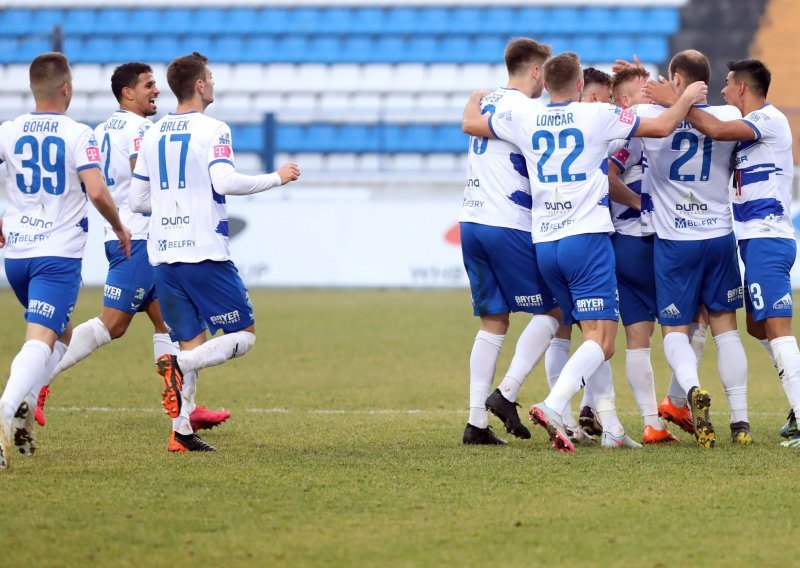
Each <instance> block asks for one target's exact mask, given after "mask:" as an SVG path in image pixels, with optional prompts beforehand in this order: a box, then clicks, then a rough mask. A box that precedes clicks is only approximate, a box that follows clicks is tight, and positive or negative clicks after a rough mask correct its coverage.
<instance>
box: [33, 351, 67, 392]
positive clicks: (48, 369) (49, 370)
mask: <svg viewBox="0 0 800 568" xmlns="http://www.w3.org/2000/svg"><path fill="white" fill-rule="evenodd" d="M66 352H67V345H66V344H65V343H61V342H60V341H56V343H55V345H53V352H52V353H51V354H50V358H49V359H48V360H47V365H46V366H45V372H44V376H43V377H42V380H41V381H39V382H38V383H36V384H35V385H34V386H33V389H32V390H31V395H32V396H33V401H34V403H35V402H36V401H37V400H38V399H39V392H40V391H41V390H42V389H43V388H44V387H46V386H48V385H49V384H50V382H51V377H53V371H55V369H56V366H57V365H58V363H59V362H60V361H61V358H62V357H63V356H64V353H66Z"/></svg>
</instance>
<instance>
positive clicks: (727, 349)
mask: <svg viewBox="0 0 800 568" xmlns="http://www.w3.org/2000/svg"><path fill="white" fill-rule="evenodd" d="M669 75H670V82H671V83H672V87H673V88H674V89H675V90H676V92H677V93H680V92H682V91H683V89H684V88H686V87H687V85H689V84H690V83H692V82H694V81H703V82H707V81H708V79H709V76H710V65H709V62H708V59H707V58H706V57H705V56H704V55H703V54H702V53H700V52H698V51H695V50H687V51H682V52H679V53H677V54H676V55H675V56H674V57H673V58H672V60H671V61H670V64H669ZM665 89H667V87H666V86H665ZM703 103H704V104H702V105H698V106H697V107H696V110H694V111H693V113H692V114H695V113H698V112H702V113H706V114H709V115H711V116H715V117H717V118H720V119H723V120H731V119H738V118H741V114H740V113H739V111H738V110H737V109H736V108H735V107H732V106H719V107H711V106H709V105H708V104H706V103H705V101H704V102H703ZM636 112H637V114H638V115H639V116H641V117H646V116H658V115H660V114H662V113H663V112H666V111H665V110H664V109H663V107H660V106H657V105H640V106H638V107H637V110H636ZM734 146H735V144H734V143H733V142H719V141H715V140H712V138H710V137H707V136H705V135H703V133H702V132H700V131H698V130H697V129H694V128H692V126H691V124H690V123H689V122H688V121H684V122H683V123H681V125H680V126H679V128H678V129H677V131H676V132H675V133H674V134H673V135H672V136H670V137H668V138H666V139H664V140H649V139H645V140H644V148H645V155H646V156H647V175H646V176H645V186H646V187H647V188H649V189H648V192H649V193H650V194H651V195H652V197H653V222H654V226H655V229H656V240H655V247H654V251H655V269H656V301H657V309H658V319H659V322H660V323H661V327H662V332H663V334H664V352H665V355H666V359H667V362H668V363H669V365H670V367H671V368H672V371H673V373H675V377H676V379H677V380H678V382H679V383H680V385H681V387H682V388H683V390H684V391H686V393H687V396H688V402H689V408H690V411H691V414H692V420H693V426H694V435H695V439H696V440H697V442H698V444H699V445H701V446H702V447H706V448H710V447H712V446H713V445H714V442H715V432H714V428H713V425H712V424H711V421H710V419H709V406H710V404H711V398H710V396H709V394H708V392H707V391H706V390H704V389H703V388H702V387H701V386H700V381H699V378H698V372H697V356H696V354H695V352H694V350H693V349H692V347H691V345H690V340H689V331H690V324H691V323H692V321H693V320H694V318H695V316H696V315H697V312H698V305H699V304H700V305H703V306H705V307H706V309H707V310H708V316H709V324H710V327H711V333H712V335H713V336H714V343H715V344H716V346H717V363H718V369H719V375H720V378H721V379H722V384H723V386H724V388H725V394H726V395H727V397H728V402H729V404H730V408H731V425H730V427H731V438H732V440H733V441H734V443H738V444H742V445H748V444H750V443H752V436H751V434H750V425H749V423H748V422H747V357H746V356H745V352H744V347H743V346H742V342H741V339H740V338H739V332H738V330H737V328H736V310H737V309H738V308H740V307H742V287H741V276H740V274H739V261H738V259H737V257H736V239H735V237H734V234H733V220H732V218H731V210H730V197H729V192H728V179H729V178H730V162H731V154H732V152H733V150H734Z"/></svg>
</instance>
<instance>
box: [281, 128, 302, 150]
mask: <svg viewBox="0 0 800 568" xmlns="http://www.w3.org/2000/svg"><path fill="white" fill-rule="evenodd" d="M305 130H306V127H305V126H303V125H301V124H281V123H278V125H277V126H276V127H275V149H276V150H277V151H278V152H302V151H304V150H303V149H304V146H305Z"/></svg>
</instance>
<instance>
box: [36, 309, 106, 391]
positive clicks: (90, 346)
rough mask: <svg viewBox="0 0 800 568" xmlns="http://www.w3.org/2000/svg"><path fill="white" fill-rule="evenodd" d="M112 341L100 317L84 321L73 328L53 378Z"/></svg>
mask: <svg viewBox="0 0 800 568" xmlns="http://www.w3.org/2000/svg"><path fill="white" fill-rule="evenodd" d="M109 343H111V335H109V333H108V330H107V329H106V326H105V325H103V322H102V321H100V319H99V318H92V319H90V320H89V321H85V322H83V323H82V324H81V325H79V326H78V327H76V328H75V329H73V330H72V339H71V340H70V342H69V347H68V348H67V352H66V353H64V356H63V357H62V358H61V362H59V364H58V365H56V368H55V370H54V371H53V376H52V377H51V379H50V382H52V379H54V378H55V377H57V376H58V375H60V374H61V373H63V372H64V371H66V370H67V369H69V368H70V367H72V366H73V365H74V364H75V363H78V362H79V361H82V360H84V359H86V358H87V357H88V356H89V355H91V354H92V352H93V351H94V350H95V349H98V348H99V347H102V346H103V345H107V344H109Z"/></svg>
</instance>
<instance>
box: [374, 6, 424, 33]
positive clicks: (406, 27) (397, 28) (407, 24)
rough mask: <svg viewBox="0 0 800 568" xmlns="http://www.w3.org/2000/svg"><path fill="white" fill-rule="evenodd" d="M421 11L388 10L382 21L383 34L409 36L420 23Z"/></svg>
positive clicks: (403, 8) (405, 8)
mask: <svg viewBox="0 0 800 568" xmlns="http://www.w3.org/2000/svg"><path fill="white" fill-rule="evenodd" d="M420 12H422V10H421V9H417V8H407V7H402V8H389V10H388V11H387V13H386V19H385V20H384V25H383V31H384V33H391V34H410V33H414V32H416V31H417V26H418V25H419V24H420V23H421V14H420Z"/></svg>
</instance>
